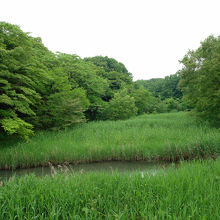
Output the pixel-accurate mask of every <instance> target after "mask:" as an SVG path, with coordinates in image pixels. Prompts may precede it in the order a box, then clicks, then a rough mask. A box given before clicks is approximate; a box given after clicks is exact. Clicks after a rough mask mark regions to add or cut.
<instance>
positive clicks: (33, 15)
mask: <svg viewBox="0 0 220 220" xmlns="http://www.w3.org/2000/svg"><path fill="white" fill-rule="evenodd" d="M0 1H1V2H0V21H6V22H9V23H12V24H17V25H19V26H20V27H21V29H22V30H23V31H25V32H31V35H32V36H34V37H41V38H42V41H43V43H44V45H45V46H46V47H47V48H48V49H49V50H51V51H53V52H57V51H59V52H63V53H68V54H77V55H79V56H80V57H81V58H84V57H92V56H99V55H101V56H108V57H111V58H115V59H116V60H117V61H119V62H122V63H123V64H124V65H125V66H126V68H127V69H128V71H129V72H131V73H132V74H133V77H134V80H138V79H151V78H163V77H165V76H167V75H171V74H175V73H176V72H177V71H178V70H179V69H181V64H180V63H179V60H181V59H182V58H183V56H184V55H185V54H186V53H187V51H188V50H189V49H197V48H198V47H199V45H200V42H201V41H203V40H204V39H205V38H207V37H208V36H209V35H211V34H213V35H214V36H219V35H220V25H219V23H220V13H219V8H220V1H219V0H0Z"/></svg>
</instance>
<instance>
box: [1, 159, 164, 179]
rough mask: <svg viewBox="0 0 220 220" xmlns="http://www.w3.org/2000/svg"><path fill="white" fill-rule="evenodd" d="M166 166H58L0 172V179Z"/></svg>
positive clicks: (143, 163) (154, 169)
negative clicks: (14, 176) (29, 175)
mask: <svg viewBox="0 0 220 220" xmlns="http://www.w3.org/2000/svg"><path fill="white" fill-rule="evenodd" d="M167 166H168V164H166V163H156V162H155V163H153V162H146V161H130V162H127V161H111V162H99V163H90V164H78V165H62V166H61V165H58V166H55V167H53V166H49V167H38V168H29V169H17V170H14V171H10V170H0V179H5V178H10V177H12V176H13V175H16V176H23V175H28V174H32V173H34V174H35V175H37V176H44V175H52V174H53V173H56V172H114V171H117V172H129V171H130V172H132V171H139V172H141V173H145V172H151V173H155V172H157V171H158V170H161V169H164V168H166V167H167Z"/></svg>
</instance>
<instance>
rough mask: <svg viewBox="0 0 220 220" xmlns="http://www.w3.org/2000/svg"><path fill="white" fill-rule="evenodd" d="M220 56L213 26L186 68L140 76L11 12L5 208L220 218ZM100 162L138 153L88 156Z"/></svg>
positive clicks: (1, 187)
mask: <svg viewBox="0 0 220 220" xmlns="http://www.w3.org/2000/svg"><path fill="white" fill-rule="evenodd" d="M219 60H220V37H214V36H209V37H208V38H207V39H206V40H204V41H203V42H201V46H200V47H199V48H198V49H197V50H195V51H189V52H188V53H187V54H186V55H185V56H184V58H183V59H182V60H181V63H182V64H183V68H182V69H181V70H179V71H178V72H177V73H176V74H173V75H170V76H167V77H165V78H164V79H151V80H138V81H136V82H134V81H133V79H132V74H131V73H130V72H128V70H127V69H126V67H125V66H124V64H122V63H120V62H118V61H116V60H115V59H113V58H109V57H103V56H96V57H87V58H83V59H82V58H80V57H79V56H77V55H75V54H64V53H53V52H51V51H49V50H48V49H47V48H46V47H45V46H44V45H43V43H42V41H41V39H40V38H35V37H32V36H31V35H30V34H29V33H25V32H23V31H22V30H21V29H20V27H18V26H16V25H12V24H9V23H6V22H0V169H1V171H0V219H150V220H151V219H183V220H185V219H211V220H213V219H220V211H219V210H220V202H219V201H220V193H219V191H220V159H219V154H220V130H219V126H220V87H219V85H220V71H219V70H220V62H219ZM94 162H96V164H97V165H98V163H99V162H100V164H101V162H104V163H102V164H101V166H103V167H102V168H104V166H105V165H104V164H108V163H114V162H115V164H117V163H118V164H121V165H122V164H123V163H124V164H126V163H127V165H126V166H125V165H123V166H125V170H124V169H123V172H120V169H119V168H118V169H117V167H115V168H116V170H114V169H111V168H110V166H108V168H107V169H106V170H105V169H103V170H101V171H100V170H99V172H98V171H97V170H93V169H91V170H90V171H87V172H84V171H82V170H80V169H78V168H77V167H83V166H84V167H85V166H89V165H90V164H91V163H94ZM128 163H129V166H131V165H132V164H133V165H132V169H131V170H129V169H130V168H131V167H130V168H129V169H128V168H127V167H129V166H128ZM138 163H140V164H141V163H142V165H143V164H145V165H146V167H145V165H144V166H142V165H140V166H139V167H138V169H136V170H135V166H136V165H137V164H138ZM150 163H152V164H153V163H159V164H160V163H161V164H163V163H165V164H167V163H169V165H166V166H163V167H159V168H158V169H156V171H155V170H154V168H153V169H151V168H152V167H150V169H149V166H148V165H149V164H150ZM177 163H178V165H177ZM76 164H77V166H74V165H76ZM85 164H86V165H85ZM100 164H99V166H100ZM135 164H136V165H135ZM147 164H148V165H147ZM70 165H71V166H72V167H71V166H70ZM121 165H120V166H121ZM43 167H49V168H46V169H49V173H50V175H47V173H45V175H40V176H39V175H38V174H37V173H36V174H33V173H32V172H31V173H29V174H28V175H23V176H20V175H19V169H20V171H21V168H23V169H25V168H26V169H29V168H37V169H43ZM91 167H92V165H91ZM126 169H128V170H126ZM147 169H148V170H147ZM57 170H59V172H57ZM14 171H15V172H14ZM23 171H24V170H23ZM26 171H27V172H29V171H28V170H26ZM26 171H24V173H25V172H26ZM78 171H80V172H78ZM109 171H110V172H109ZM7 172H8V173H10V175H9V176H8V177H7V178H5V176H7V175H5V174H6V173H7ZM13 172H14V173H13ZM21 172H22V171H21ZM16 173H17V174H16Z"/></svg>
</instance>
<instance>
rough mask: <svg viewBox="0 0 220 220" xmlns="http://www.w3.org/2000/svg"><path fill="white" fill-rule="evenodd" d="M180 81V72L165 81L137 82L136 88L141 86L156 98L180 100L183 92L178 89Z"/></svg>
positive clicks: (157, 79)
mask: <svg viewBox="0 0 220 220" xmlns="http://www.w3.org/2000/svg"><path fill="white" fill-rule="evenodd" d="M179 81H180V75H179V72H177V73H176V74H173V75H170V76H166V77H165V78H164V79H162V78H155V79H150V80H137V81H136V82H135V87H136V88H140V87H141V86H142V87H144V88H145V89H147V90H149V91H150V92H151V93H152V94H153V95H154V96H155V97H160V98H161V99H162V100H164V99H167V98H174V99H179V98H181V97H182V92H181V90H180V89H179V88H178V83H179Z"/></svg>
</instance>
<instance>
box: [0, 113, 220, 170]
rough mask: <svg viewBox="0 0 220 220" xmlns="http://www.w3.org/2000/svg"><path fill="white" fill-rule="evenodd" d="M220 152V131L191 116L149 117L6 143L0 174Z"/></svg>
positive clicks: (0, 148) (0, 156) (0, 158)
mask: <svg viewBox="0 0 220 220" xmlns="http://www.w3.org/2000/svg"><path fill="white" fill-rule="evenodd" d="M219 153H220V132H219V129H215V128H211V127H209V126H208V125H206V124H198V123H196V121H195V119H194V118H193V117H190V116H189V115H187V114H186V113H183V112H182V113H169V114H155V115H153V114H152V115H143V116H139V117H136V118H133V119H130V120H126V121H116V122H114V121H106V122H90V123H87V124H83V125H81V126H78V127H77V128H73V129H68V130H65V131H60V132H41V133H37V134H36V135H35V136H34V137H32V138H31V139H30V140H29V141H28V142H19V143H15V142H13V141H11V142H10V143H8V142H2V143H1V146H0V169H13V168H18V167H35V166H46V165H48V162H50V163H52V164H62V163H65V162H69V163H89V162H93V161H105V160H166V161H177V160H180V159H195V158H204V157H209V156H213V157H215V156H216V155H217V154H219Z"/></svg>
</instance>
